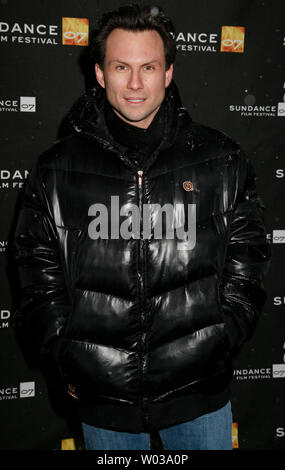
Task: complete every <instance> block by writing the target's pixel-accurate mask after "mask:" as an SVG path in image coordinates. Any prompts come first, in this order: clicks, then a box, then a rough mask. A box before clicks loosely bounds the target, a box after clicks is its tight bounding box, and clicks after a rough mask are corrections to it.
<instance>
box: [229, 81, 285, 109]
mask: <svg viewBox="0 0 285 470" xmlns="http://www.w3.org/2000/svg"><path fill="white" fill-rule="evenodd" d="M283 88H284V89H285V82H284V84H283ZM245 91H246V92H247V90H245ZM276 101H277V100H276ZM229 111H230V112H237V113H239V115H240V116H241V117H285V93H284V94H283V101H280V102H279V103H277V104H276V105H271V104H257V103H256V98H255V96H254V95H252V94H247V95H246V96H245V98H244V104H237V105H234V104H231V105H230V106H229Z"/></svg>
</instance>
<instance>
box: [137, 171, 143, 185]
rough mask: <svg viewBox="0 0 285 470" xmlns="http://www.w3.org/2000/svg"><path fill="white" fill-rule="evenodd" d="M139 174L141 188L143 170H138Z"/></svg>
mask: <svg viewBox="0 0 285 470" xmlns="http://www.w3.org/2000/svg"><path fill="white" fill-rule="evenodd" d="M138 175H139V188H141V187H142V179H143V170H138Z"/></svg>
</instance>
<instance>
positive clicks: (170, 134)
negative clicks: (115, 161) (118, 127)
mask: <svg viewBox="0 0 285 470" xmlns="http://www.w3.org/2000/svg"><path fill="white" fill-rule="evenodd" d="M106 99H107V98H106V93H105V90H104V89H103V88H102V87H101V86H100V85H99V84H96V86H94V87H93V88H91V89H90V90H89V91H87V92H86V93H84V94H83V95H82V96H81V97H80V98H79V99H78V100H77V101H76V102H75V103H74V105H73V106H72V108H71V111H70V112H69V114H68V116H67V119H66V122H67V129H68V131H69V133H71V134H73V135H74V134H75V135H77V136H81V137H84V138H87V139H91V140H94V139H95V140H96V141H97V142H99V143H100V144H101V145H102V146H103V147H104V148H105V149H108V150H111V151H115V152H119V153H120V155H121V156H122V154H123V155H125V156H126V153H127V150H128V149H127V148H126V147H123V146H122V145H120V144H119V143H118V142H116V141H115V140H114V139H113V137H112V135H111V134H110V132H109V130H108V127H107V125H106V122H105V115H104V103H105V100H106ZM164 104H165V106H164V113H165V116H164V117H165V128H164V137H163V139H162V142H161V144H160V145H159V147H158V149H157V150H158V151H161V150H162V149H164V148H167V147H169V146H171V144H172V142H173V141H174V140H175V137H176V135H177V133H178V131H179V129H180V128H181V127H183V126H187V124H188V125H189V123H190V122H191V117H190V115H189V113H188V111H187V110H186V108H185V107H184V106H183V105H182V102H181V98H180V95H179V92H178V89H177V86H176V84H175V82H174V81H172V82H171V83H170V85H169V86H168V88H167V89H166V93H165V101H164ZM156 153H157V152H155V154H156ZM154 159H155V155H154V158H153V159H151V161H152V160H154ZM151 161H149V162H148V166H149V165H150V164H151ZM128 163H130V162H128ZM132 166H133V164H132Z"/></svg>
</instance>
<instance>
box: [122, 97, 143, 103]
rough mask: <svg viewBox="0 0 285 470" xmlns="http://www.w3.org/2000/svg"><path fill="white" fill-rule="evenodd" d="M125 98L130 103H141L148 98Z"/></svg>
mask: <svg viewBox="0 0 285 470" xmlns="http://www.w3.org/2000/svg"><path fill="white" fill-rule="evenodd" d="M125 100H126V101H127V102H128V103H130V104H141V103H144V102H145V101H146V98H125Z"/></svg>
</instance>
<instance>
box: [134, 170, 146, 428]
mask: <svg viewBox="0 0 285 470" xmlns="http://www.w3.org/2000/svg"><path fill="white" fill-rule="evenodd" d="M137 174H138V189H139V209H140V238H139V276H140V280H139V281H140V299H141V306H142V308H141V312H140V315H141V317H140V322H141V323H140V324H141V329H142V336H141V341H140V358H139V360H140V385H141V406H142V411H143V423H144V426H145V429H146V430H147V427H148V422H149V414H148V411H147V409H146V406H147V401H148V398H147V397H146V396H145V395H144V387H143V373H144V368H145V367H146V361H145V358H144V355H145V353H146V349H145V345H146V333H145V331H144V328H145V312H144V273H143V261H144V241H143V239H142V238H141V235H142V220H143V217H142V208H143V170H138V172H137Z"/></svg>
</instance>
